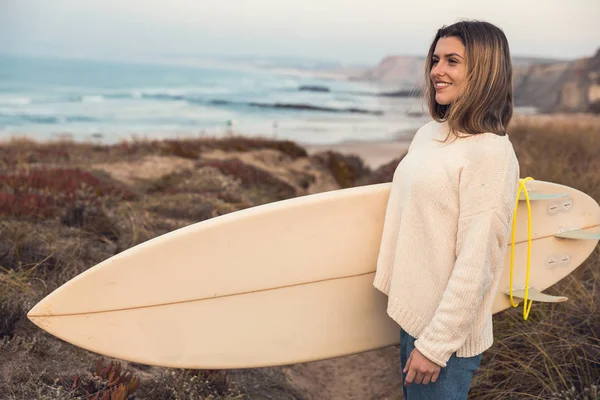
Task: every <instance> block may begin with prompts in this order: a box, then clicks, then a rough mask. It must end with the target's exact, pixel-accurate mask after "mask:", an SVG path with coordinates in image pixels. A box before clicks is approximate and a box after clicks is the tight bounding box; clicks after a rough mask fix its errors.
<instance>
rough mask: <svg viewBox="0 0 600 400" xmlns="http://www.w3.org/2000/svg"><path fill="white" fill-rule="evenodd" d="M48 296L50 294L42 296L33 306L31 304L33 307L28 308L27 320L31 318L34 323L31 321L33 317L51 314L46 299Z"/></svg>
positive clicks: (48, 302)
mask: <svg viewBox="0 0 600 400" xmlns="http://www.w3.org/2000/svg"><path fill="white" fill-rule="evenodd" d="M50 296H51V294H50V295H48V296H46V297H44V298H43V299H42V300H40V301H39V302H38V303H37V304H36V305H35V306H33V308H32V309H31V310H29V312H28V313H27V318H29V320H31V321H32V322H34V323H35V321H33V318H36V317H47V316H50V315H53V314H52V309H51V305H50V301H48V297H50ZM36 325H37V324H36Z"/></svg>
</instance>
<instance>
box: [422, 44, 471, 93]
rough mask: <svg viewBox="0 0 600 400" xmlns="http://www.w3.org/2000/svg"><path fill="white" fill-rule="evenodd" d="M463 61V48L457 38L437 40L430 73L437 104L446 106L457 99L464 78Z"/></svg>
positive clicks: (464, 67) (464, 66)
mask: <svg viewBox="0 0 600 400" xmlns="http://www.w3.org/2000/svg"><path fill="white" fill-rule="evenodd" d="M465 61H466V60H465V46H464V45H463V44H462V42H461V41H460V39H459V38H457V37H454V36H448V37H443V38H440V39H439V40H438V42H437V43H436V46H435V50H434V52H433V58H432V62H431V72H430V78H431V81H432V82H433V86H434V87H435V101H436V102H438V104H442V105H448V104H450V103H452V102H453V101H454V100H456V98H457V97H458V95H459V93H460V91H461V90H462V85H463V83H464V81H465V77H466V65H465ZM448 84H450V85H448Z"/></svg>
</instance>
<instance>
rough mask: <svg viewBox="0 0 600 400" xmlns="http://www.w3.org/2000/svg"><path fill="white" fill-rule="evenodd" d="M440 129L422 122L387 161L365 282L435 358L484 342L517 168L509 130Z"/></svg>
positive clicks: (488, 337)
mask: <svg viewBox="0 0 600 400" xmlns="http://www.w3.org/2000/svg"><path fill="white" fill-rule="evenodd" d="M447 132H448V125H447V122H444V123H439V122H437V121H431V122H429V123H427V124H426V125H424V126H423V127H421V128H420V129H419V130H418V131H417V133H416V134H415V136H414V138H413V140H412V142H411V144H410V146H409V150H408V153H407V154H406V156H404V158H403V159H402V161H401V162H400V163H399V164H398V166H397V167H396V170H395V172H394V176H393V180H392V186H391V190H390V195H389V198H388V203H387V208H386V214H385V220H384V227H383V234H382V238H381V245H380V250H379V255H378V259H377V270H376V273H375V278H374V281H373V286H375V287H376V288H377V289H379V290H380V291H382V292H383V293H385V294H386V295H388V307H387V313H388V315H389V316H390V317H391V318H392V319H394V320H395V321H396V322H397V323H398V324H399V325H400V326H401V327H402V328H403V329H404V330H405V331H406V332H408V333H409V334H410V335H411V336H413V337H415V338H417V340H416V341H415V347H416V348H417V349H418V350H419V351H420V352H421V353H422V354H423V355H424V356H425V357H427V358H428V359H430V360H431V361H433V362H435V363H436V364H438V365H440V366H442V367H445V366H446V362H447V361H448V360H449V359H450V356H451V355H452V354H453V353H454V352H456V355H457V357H472V356H475V355H478V354H481V353H482V352H483V351H484V350H486V349H488V348H489V347H490V346H491V345H492V343H493V326H492V303H493V299H494V296H495V294H496V290H497V288H498V284H499V280H500V275H501V272H502V268H503V265H504V257H505V252H506V249H507V245H508V242H509V240H510V232H511V225H512V218H513V212H514V208H515V201H516V196H517V190H518V184H519V172H520V170H519V163H518V160H517V157H516V154H515V152H514V148H513V146H512V143H511V142H510V140H509V136H508V135H506V136H498V135H496V134H494V133H489V132H488V133H483V134H479V135H472V136H468V137H460V138H458V139H453V137H452V136H451V137H450V138H449V139H448V141H447V142H446V143H438V142H436V141H435V140H434V139H437V140H440V141H441V140H444V138H445V137H446V134H447ZM462 135H464V134H462ZM462 135H461V136H462Z"/></svg>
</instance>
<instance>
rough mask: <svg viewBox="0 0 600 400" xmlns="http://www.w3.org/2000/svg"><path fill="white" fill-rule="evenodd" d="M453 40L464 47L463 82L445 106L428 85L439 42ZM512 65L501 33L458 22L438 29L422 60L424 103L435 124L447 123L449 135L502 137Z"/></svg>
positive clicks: (510, 107) (487, 26)
mask: <svg viewBox="0 0 600 400" xmlns="http://www.w3.org/2000/svg"><path fill="white" fill-rule="evenodd" d="M451 36H452V37H456V38H458V39H459V40H460V41H461V42H462V44H463V45H464V46H465V59H466V79H465V82H464V86H463V88H462V91H461V93H460V94H459V96H458V97H457V98H456V99H455V100H454V101H453V102H452V103H451V104H448V105H442V104H438V103H437V102H436V101H435V86H434V83H433V82H432V81H431V78H430V72H431V68H432V58H433V52H434V51H435V46H436V45H437V42H438V40H439V39H440V38H443V37H451ZM512 80H513V78H512V62H511V58H510V51H509V48H508V40H507V39H506V36H505V35H504V32H503V31H502V30H501V29H500V28H498V27H496V26H495V25H493V24H490V23H489V22H483V21H476V20H470V21H460V22H457V23H455V24H452V25H450V26H445V25H444V26H442V28H440V29H438V31H437V33H436V35H435V38H434V39H433V43H431V46H430V47H429V52H428V54H427V59H426V60H425V90H424V101H426V102H427V104H428V107H429V113H430V114H431V116H432V118H433V119H434V120H436V121H438V122H445V121H448V127H449V134H448V136H447V137H446V139H444V142H445V141H446V140H447V139H448V138H449V137H450V135H451V134H453V135H454V136H457V137H458V132H462V133H466V134H469V135H475V134H480V133H484V132H492V133H495V134H497V135H500V136H504V135H505V134H506V129H507V126H508V123H509V122H510V120H511V118H512V115H513V82H512Z"/></svg>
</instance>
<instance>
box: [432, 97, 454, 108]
mask: <svg viewBox="0 0 600 400" xmlns="http://www.w3.org/2000/svg"><path fill="white" fill-rule="evenodd" d="M435 101H436V103H438V104H439V105H442V106H447V105H448V104H450V103H451V101H450V100H446V99H438V98H437V97H436V98H435Z"/></svg>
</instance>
